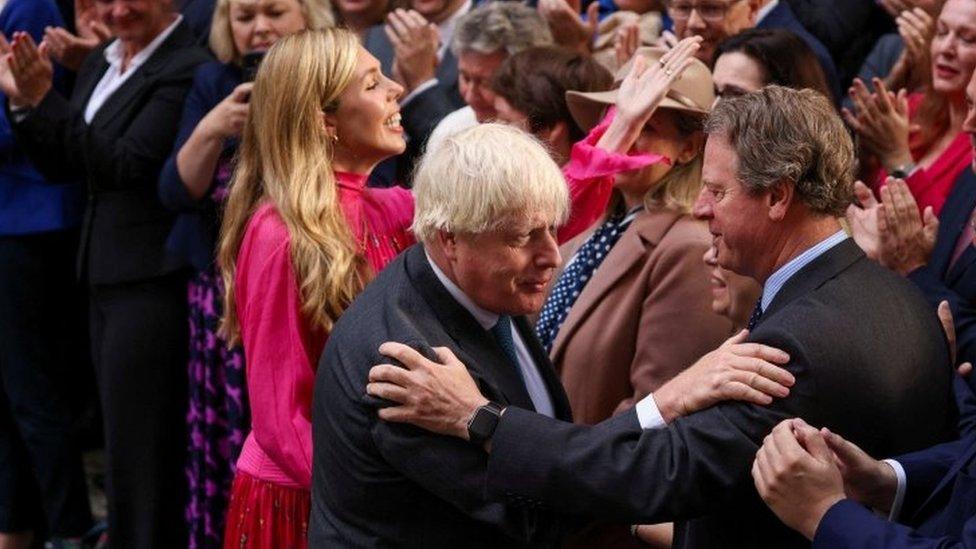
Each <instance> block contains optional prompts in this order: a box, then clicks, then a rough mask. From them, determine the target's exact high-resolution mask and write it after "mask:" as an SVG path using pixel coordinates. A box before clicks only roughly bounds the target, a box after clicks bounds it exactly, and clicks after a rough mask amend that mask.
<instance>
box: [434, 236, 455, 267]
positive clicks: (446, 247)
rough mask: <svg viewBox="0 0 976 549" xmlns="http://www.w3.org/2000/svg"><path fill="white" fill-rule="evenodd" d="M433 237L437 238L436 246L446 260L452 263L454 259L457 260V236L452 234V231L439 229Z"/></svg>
mask: <svg viewBox="0 0 976 549" xmlns="http://www.w3.org/2000/svg"><path fill="white" fill-rule="evenodd" d="M435 239H436V240H437V245H438V247H439V248H440V249H441V250H442V252H443V253H444V257H446V258H447V260H448V261H450V262H452V263H453V262H454V261H456V260H457V237H456V236H455V235H454V233H452V232H448V231H443V230H439V231H437V236H436V237H435Z"/></svg>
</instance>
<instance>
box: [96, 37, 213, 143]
mask: <svg viewBox="0 0 976 549" xmlns="http://www.w3.org/2000/svg"><path fill="white" fill-rule="evenodd" d="M193 40H194V38H193V33H192V32H191V31H190V28H189V27H188V26H187V23H186V21H181V22H180V24H179V25H177V26H176V28H175V29H173V32H172V34H170V35H169V36H168V37H167V38H166V40H164V41H163V43H162V44H160V46H159V49H157V50H156V51H155V52H154V53H153V55H151V56H149V59H146V62H145V63H143V64H142V66H140V67H138V68H136V69H135V72H134V73H133V74H132V75H131V76H129V78H128V80H126V81H125V83H124V84H122V86H121V87H119V89H118V90H116V91H115V93H113V94H112V95H111V96H110V97H109V98H108V99H107V100H106V101H105V104H103V105H102V107H101V108H100V109H98V112H97V113H95V118H93V119H92V123H93V124H95V123H98V122H101V121H103V120H112V119H113V118H115V117H116V116H117V115H118V114H119V113H120V112H121V111H122V109H124V108H125V107H126V105H128V104H129V102H131V101H133V100H135V99H136V98H137V97H139V94H141V93H142V91H143V89H144V88H145V82H146V81H147V80H148V79H149V78H150V77H151V76H152V75H153V74H154V73H155V72H156V71H158V70H159V69H161V68H163V66H164V65H165V64H166V63H168V62H169V56H167V55H161V54H162V53H164V52H166V51H167V50H170V49H175V48H180V47H185V46H189V45H192V44H193ZM107 68H108V63H107V62H106V70H107ZM102 74H103V75H104V74H105V71H102ZM99 80H101V77H99ZM96 83H97V81H96ZM92 91H94V88H92ZM90 96H91V92H89V97H90Z"/></svg>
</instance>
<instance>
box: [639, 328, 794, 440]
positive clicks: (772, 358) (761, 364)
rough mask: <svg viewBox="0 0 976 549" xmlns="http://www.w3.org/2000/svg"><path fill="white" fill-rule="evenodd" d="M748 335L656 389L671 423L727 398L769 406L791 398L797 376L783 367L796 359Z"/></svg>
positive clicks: (731, 340)
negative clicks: (753, 340) (749, 340)
mask: <svg viewBox="0 0 976 549" xmlns="http://www.w3.org/2000/svg"><path fill="white" fill-rule="evenodd" d="M748 335H749V332H747V331H745V330H743V331H741V332H739V333H738V334H736V335H734V336H732V337H731V338H729V339H728V340H726V341H725V343H723V344H722V346H721V347H719V348H718V349H716V350H714V351H712V352H710V353H708V354H706V355H705V356H703V357H701V358H700V359H698V362H695V363H694V364H693V365H691V366H690V367H689V368H688V369H686V370H685V371H683V372H681V373H680V374H678V375H677V376H675V377H674V378H672V379H671V380H670V381H668V382H667V383H665V384H664V385H662V386H661V387H660V388H658V390H657V391H654V403H655V404H657V407H658V411H660V413H661V417H663V418H664V420H665V421H666V422H668V423H670V422H671V421H672V420H674V419H676V418H678V417H682V416H686V415H688V414H691V413H693V412H696V411H698V410H702V409H705V408H708V407H710V406H713V405H715V404H718V403H719V402H722V401H725V400H742V401H746V402H752V403H754V404H761V405H766V404H770V403H771V402H772V401H773V397H776V398H783V397H785V396H787V395H789V393H790V390H789V388H790V387H792V386H793V384H794V383H795V382H796V378H794V377H793V374H791V373H789V372H788V371H786V370H785V369H783V368H782V365H784V364H786V363H787V362H789V360H790V355H788V354H786V353H785V352H783V351H781V350H779V349H776V348H774V347H769V346H768V345H762V344H759V343H746V337H747V336H748Z"/></svg>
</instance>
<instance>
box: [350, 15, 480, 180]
mask: <svg viewBox="0 0 976 549" xmlns="http://www.w3.org/2000/svg"><path fill="white" fill-rule="evenodd" d="M363 47H365V48H366V49H367V50H368V51H369V53H371V54H373V56H374V57H376V59H378V60H379V62H380V67H381V69H382V71H383V74H385V75H387V76H390V75H392V74H393V57H394V52H393V44H391V43H390V39H389V38H387V36H386V33H385V32H384V31H383V25H374V26H373V27H370V28H369V30H367V31H366V36H365V38H364V39H363ZM436 76H437V85H436V86H434V87H432V88H428V89H426V90H424V91H423V92H422V93H420V94H417V95H416V96H415V97H412V98H411V99H410V101H408V102H407V103H406V104H404V105H402V106H401V108H400V116H401V122H400V123H401V124H402V125H403V129H404V132H405V133H406V137H407V149H406V150H405V151H404V152H403V154H401V155H400V156H397V157H394V158H391V159H389V160H386V161H384V162H383V163H382V164H380V165H379V166H377V167H376V169H375V170H374V171H373V175H372V176H371V177H370V184H371V185H374V184H375V185H378V186H386V187H388V186H391V185H394V184H396V183H404V184H408V183H409V182H410V179H411V173H412V172H413V168H414V163H416V161H417V159H418V158H419V157H420V155H421V154H423V152H424V147H426V145H427V138H429V137H430V134H431V132H433V131H434V128H436V127H437V124H438V123H440V121H441V120H443V119H444V117H445V116H447V115H449V114H451V113H452V112H454V111H456V110H457V109H460V108H461V107H463V106H464V105H465V103H464V99H462V98H461V91H460V89H459V87H458V68H457V58H455V57H454V54H453V53H451V48H448V49H447V51H446V52H444V58H443V59H441V62H440V63H439V64H438V65H437V73H436Z"/></svg>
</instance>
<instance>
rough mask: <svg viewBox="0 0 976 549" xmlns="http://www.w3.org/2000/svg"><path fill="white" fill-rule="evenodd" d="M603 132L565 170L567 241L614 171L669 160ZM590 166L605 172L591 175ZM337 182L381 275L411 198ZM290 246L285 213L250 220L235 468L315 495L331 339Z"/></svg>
mask: <svg viewBox="0 0 976 549" xmlns="http://www.w3.org/2000/svg"><path fill="white" fill-rule="evenodd" d="M607 123H608V122H607ZM601 128H602V129H601ZM605 129H606V124H601V125H600V126H599V127H598V128H597V129H595V130H594V133H592V134H591V135H590V136H589V137H587V138H586V140H584V141H582V142H580V143H578V144H577V145H576V146H575V147H574V149H573V155H572V158H571V160H570V162H569V164H567V166H566V169H565V170H564V174H565V175H566V178H567V184H568V186H569V190H570V196H571V198H572V211H571V213H570V218H569V221H568V222H567V223H566V225H565V226H563V227H562V228H561V229H560V231H559V235H558V236H559V240H560V242H564V241H566V240H569V239H570V238H572V237H574V236H576V235H577V234H579V233H581V232H583V231H585V230H586V229H587V228H589V226H590V225H592V224H593V222H594V221H596V220H597V219H599V217H600V215H601V214H602V213H603V210H604V209H605V208H606V204H607V202H608V200H609V198H610V191H611V189H612V186H613V177H612V174H613V173H616V172H618V171H621V169H636V168H640V167H643V166H646V165H648V164H651V163H653V162H656V161H659V160H660V158H661V157H659V156H657V155H639V156H632V157H626V156H623V155H609V154H608V153H605V152H604V151H602V150H600V149H597V148H596V147H595V143H596V141H597V140H599V137H600V136H601V135H602V134H603V131H605ZM594 134H596V135H595V137H594ZM591 162H592V163H594V164H595V165H599V166H601V167H599V168H597V169H593V170H590V169H588V168H587V164H589V163H591ZM629 166H632V167H629ZM336 179H337V183H338V188H339V200H340V205H341V207H342V210H343V213H344V214H345V216H346V220H347V222H348V223H349V227H350V228H351V229H352V232H353V235H354V237H355V239H356V241H357V242H358V244H359V249H360V250H361V251H362V253H363V254H364V255H365V257H366V259H367V260H368V261H369V264H370V266H371V267H372V268H373V271H374V272H379V271H381V270H382V269H383V268H384V267H385V266H386V265H387V264H388V263H389V262H390V261H392V260H393V258H394V257H396V255H397V254H398V253H400V252H401V251H402V250H404V249H406V248H407V247H409V246H410V245H412V244H413V243H414V242H415V239H414V237H413V235H412V234H411V233H410V232H409V227H410V224H411V222H412V221H413V210H414V201H413V195H412V194H411V193H410V191H408V190H405V189H402V188H390V189H374V188H369V187H367V186H366V176H360V175H353V174H346V173H336ZM289 243H290V237H289V234H288V230H287V227H286V226H285V224H284V221H282V219H281V217H280V216H279V215H278V212H277V210H275V208H274V206H272V205H271V204H264V205H262V206H261V207H260V208H258V210H257V211H256V212H255V213H254V215H253V216H252V217H251V219H250V220H249V221H248V224H247V229H246V230H245V233H244V239H243V241H242V242H241V249H240V252H239V253H238V256H237V276H236V279H235V284H236V288H235V291H234V296H235V298H236V300H237V312H238V319H239V321H240V325H241V338H242V340H243V343H244V355H245V363H246V367H245V372H246V374H247V390H248V393H249V394H248V396H249V398H250V404H251V432H250V434H248V437H247V439H246V440H245V441H244V448H243V450H242V451H241V456H240V458H239V459H238V461H237V467H238V468H239V469H240V470H241V471H244V472H245V473H247V474H249V475H251V476H253V477H255V478H257V479H260V480H264V481H268V482H273V483H275V484H279V485H282V486H289V487H297V488H306V489H307V488H309V487H310V486H311V483H312V423H311V408H312V406H311V404H312V388H313V386H314V383H315V369H316V366H317V365H318V360H319V355H321V354H322V350H323V349H324V348H325V343H326V341H327V339H328V334H326V333H324V332H323V331H321V330H319V329H317V328H315V327H313V326H310V325H309V323H308V322H307V321H306V320H305V318H304V317H303V315H302V313H301V296H300V293H299V290H298V282H297V278H296V276H295V272H294V270H293V269H292V265H291V255H290V249H289V248H290V247H289Z"/></svg>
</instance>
